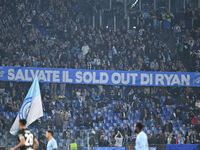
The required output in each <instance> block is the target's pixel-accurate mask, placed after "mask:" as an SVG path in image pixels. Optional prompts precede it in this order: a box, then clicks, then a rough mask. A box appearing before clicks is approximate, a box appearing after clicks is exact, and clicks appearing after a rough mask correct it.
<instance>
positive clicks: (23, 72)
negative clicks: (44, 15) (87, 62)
mask: <svg viewBox="0 0 200 150" xmlns="http://www.w3.org/2000/svg"><path fill="white" fill-rule="evenodd" d="M36 75H37V76H38V79H39V81H40V82H50V83H71V84H103V85H129V86H195V87H200V73H199V72H150V71H117V70H85V69H62V68H32V67H0V80H2V81H19V82H32V81H33V79H34V78H35V76H36Z"/></svg>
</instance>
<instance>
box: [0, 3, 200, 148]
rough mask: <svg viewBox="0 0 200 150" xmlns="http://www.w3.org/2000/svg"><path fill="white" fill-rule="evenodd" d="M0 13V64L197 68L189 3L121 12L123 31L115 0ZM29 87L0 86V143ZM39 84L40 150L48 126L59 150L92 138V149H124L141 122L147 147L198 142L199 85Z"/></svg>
mask: <svg viewBox="0 0 200 150" xmlns="http://www.w3.org/2000/svg"><path fill="white" fill-rule="evenodd" d="M127 9H129V8H127ZM0 13H1V16H0V18H1V19H0V54H1V55H0V66H16V67H45V68H70V69H89V70H125V71H164V72H167V71H171V72H199V71H200V22H199V20H200V10H199V9H193V8H191V7H189V6H188V7H187V9H186V10H185V11H183V10H182V9H179V8H177V9H176V10H173V11H171V12H170V13H169V12H168V10H167V8H165V7H163V8H162V9H160V10H159V11H156V10H153V9H151V10H148V11H146V10H145V9H144V10H142V11H139V10H138V9H136V10H133V9H131V8H130V10H128V15H129V16H130V26H129V28H127V27H128V26H127V23H126V21H125V19H123V16H124V6H123V3H120V2H113V5H112V7H111V9H107V8H104V5H103V4H101V3H100V2H96V1H95V0H85V1H84V2H83V1H81V0H44V1H43V0H1V1H0ZM99 14H101V15H102V25H100V23H99V18H100V16H99ZM114 16H116V19H117V20H116V29H115V28H114V27H113V26H114V25H113V22H112V21H113V18H114ZM93 19H94V20H93ZM121 20H123V21H121ZM94 22H95V23H94ZM29 86H30V83H21V82H0V144H1V143H4V140H5V139H6V138H7V137H6V136H5V135H6V134H5V133H6V132H7V131H9V129H10V127H11V125H12V123H13V121H14V119H15V117H16V114H17V112H18V111H19V109H20V107H21V104H22V101H23V99H24V98H25V96H26V93H27V90H28V89H29ZM40 86H41V94H42V100H43V107H44V112H45V115H44V117H42V118H41V119H40V120H39V121H37V122H36V123H35V124H34V125H33V127H32V128H33V131H34V132H35V133H36V135H38V136H39V137H38V138H39V142H40V148H39V149H40V150H42V149H45V148H44V147H45V142H44V139H45V137H43V134H41V133H44V131H46V130H47V129H48V128H49V129H53V130H54V132H55V138H56V139H57V141H58V144H59V147H61V148H62V147H65V146H66V144H69V143H70V142H71V141H75V142H76V143H77V144H78V145H79V146H82V147H85V146H86V145H87V138H90V137H92V136H95V140H96V141H97V143H98V145H99V146H101V147H105V146H124V145H126V144H127V143H131V142H133V143H134V140H135V133H134V131H133V126H134V123H135V122H136V121H141V122H143V123H144V125H145V131H146V133H147V134H148V136H149V144H186V143H187V144H188V143H192V144H193V143H200V137H199V136H200V135H199V133H200V120H199V119H200V111H199V105H200V99H199V97H200V92H199V88H191V87H136V86H134V87H132V86H117V85H116V86H108V85H107V86H104V85H79V84H77V85H73V84H64V83H61V84H56V83H41V84H40ZM118 131H119V132H120V136H119V135H118ZM116 137H120V138H122V140H123V143H122V145H119V143H116V140H115V138H116ZM9 138H11V137H9ZM66 140H67V142H66ZM13 141H14V140H9V142H10V144H14V142H13Z"/></svg>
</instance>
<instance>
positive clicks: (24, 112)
mask: <svg viewBox="0 0 200 150" xmlns="http://www.w3.org/2000/svg"><path fill="white" fill-rule="evenodd" d="M42 116H43V108H42V98H41V93H40V86H39V81H38V78H37V76H36V77H35V79H34V81H33V83H32V85H31V87H30V89H29V91H28V93H27V95H26V97H25V99H24V101H23V103H22V106H21V108H20V110H19V113H18V115H17V117H16V119H15V121H14V123H13V125H12V127H11V129H10V133H11V134H13V135H17V132H18V130H19V127H18V123H19V120H20V119H26V121H27V124H26V127H28V126H29V125H30V124H32V123H33V122H34V121H36V120H37V119H39V118H40V117H42Z"/></svg>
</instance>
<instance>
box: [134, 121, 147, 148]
mask: <svg viewBox="0 0 200 150" xmlns="http://www.w3.org/2000/svg"><path fill="white" fill-rule="evenodd" d="M143 127H144V125H143V124H142V123H140V122H137V123H136V124H135V126H134V129H135V132H136V133H137V137H136V141H135V150H149V144H148V138H147V135H146V133H144V131H142V129H143Z"/></svg>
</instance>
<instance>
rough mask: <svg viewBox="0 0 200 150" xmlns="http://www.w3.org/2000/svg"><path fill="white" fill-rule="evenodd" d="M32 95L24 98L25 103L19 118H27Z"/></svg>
mask: <svg viewBox="0 0 200 150" xmlns="http://www.w3.org/2000/svg"><path fill="white" fill-rule="evenodd" d="M31 102H32V97H28V98H26V99H25V100H24V103H23V105H22V107H21V109H20V111H19V118H20V119H26V118H27V117H28V113H29V111H30V108H31Z"/></svg>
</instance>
